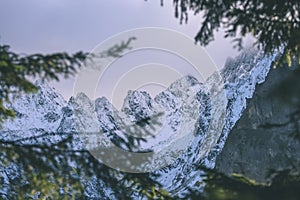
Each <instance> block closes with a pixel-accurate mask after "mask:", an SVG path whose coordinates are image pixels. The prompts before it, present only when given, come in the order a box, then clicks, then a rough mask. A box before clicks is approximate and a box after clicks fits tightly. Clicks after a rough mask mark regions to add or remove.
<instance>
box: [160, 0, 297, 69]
mask: <svg viewBox="0 0 300 200" xmlns="http://www.w3.org/2000/svg"><path fill="white" fill-rule="evenodd" d="M163 2H164V0H161V4H162V5H163ZM173 4H174V8H175V17H176V18H179V19H180V23H182V22H184V21H185V22H186V23H187V22H188V16H189V13H192V14H194V15H201V16H202V17H203V19H202V21H201V26H200V30H199V31H198V33H197V34H196V36H195V41H196V42H199V43H200V44H201V45H204V46H206V45H208V44H209V43H210V42H212V41H213V40H214V35H215V32H216V31H218V30H219V29H223V30H224V31H225V34H224V37H225V38H234V39H233V41H234V42H235V43H236V45H235V47H238V48H239V49H241V48H242V47H243V38H244V37H245V36H246V35H247V34H250V35H252V36H254V37H255V38H256V43H255V45H256V46H257V47H258V48H259V49H262V50H263V51H264V52H265V53H266V54H273V53H274V52H275V51H282V53H281V55H280V56H279V57H278V59H277V60H276V62H275V63H274V66H275V67H276V66H277V65H284V64H288V65H289V66H291V64H292V60H297V62H298V63H299V64H300V39H299V38H300V13H299V10H300V1H298V0H286V1H270V0H246V1H241V0H173Z"/></svg>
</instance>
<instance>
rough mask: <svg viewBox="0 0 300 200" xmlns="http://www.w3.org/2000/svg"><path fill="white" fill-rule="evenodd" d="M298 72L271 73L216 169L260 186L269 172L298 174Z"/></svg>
mask: <svg viewBox="0 0 300 200" xmlns="http://www.w3.org/2000/svg"><path fill="white" fill-rule="evenodd" d="M299 77H300V70H299V67H298V68H295V67H293V68H288V67H284V68H278V69H272V70H271V72H270V73H269V75H268V77H267V79H266V81H265V82H264V83H263V84H262V85H259V86H258V87H257V89H256V91H255V93H254V95H253V98H252V99H249V100H248V103H247V104H248V106H247V108H246V110H245V111H244V112H243V114H242V116H241V118H240V119H239V120H238V122H237V123H236V125H235V126H234V128H233V129H232V131H231V132H230V134H229V137H228V139H227V140H226V143H225V146H224V148H223V150H222V152H221V154H220V155H219V156H218V157H217V160H216V169H217V170H219V171H221V172H224V173H226V174H228V175H230V174H232V173H240V174H243V175H245V176H247V177H249V178H252V179H255V180H257V181H259V182H267V181H269V180H270V178H271V176H270V172H272V170H275V171H280V170H286V169H289V170H291V171H296V172H300V140H299V137H298V139H297V138H296V137H295V136H297V133H298V134H299V131H300V129H299V128H300V79H299Z"/></svg>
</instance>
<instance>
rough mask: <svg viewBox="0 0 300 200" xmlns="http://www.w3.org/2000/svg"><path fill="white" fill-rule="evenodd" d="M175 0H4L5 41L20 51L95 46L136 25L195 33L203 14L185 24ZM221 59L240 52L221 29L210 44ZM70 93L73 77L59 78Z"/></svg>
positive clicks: (0, 6)
mask: <svg viewBox="0 0 300 200" xmlns="http://www.w3.org/2000/svg"><path fill="white" fill-rule="evenodd" d="M171 2H172V0H165V6H164V7H161V6H160V0H148V1H147V2H145V1H144V0H26V1H20V0H0V26H1V29H0V43H2V44H3V43H4V44H9V45H10V46H11V48H12V49H13V50H14V51H16V52H20V53H51V52H60V51H67V52H76V51H79V50H83V51H91V50H92V49H93V48H94V47H95V46H96V45H97V44H99V43H100V42H102V41H104V40H105V39H107V38H108V37H110V36H112V35H115V34H117V33H120V32H122V31H126V30H129V29H133V28H142V27H163V28H169V29H173V30H176V31H179V32H181V33H184V34H186V35H188V36H190V37H192V38H193V37H194V36H195V34H196V33H197V31H198V28H199V27H200V22H201V18H200V17H199V16H195V17H194V16H192V15H191V16H190V17H189V23H188V24H187V25H186V24H183V25H180V24H179V20H178V19H175V18H174V9H173V7H172V4H171ZM205 49H206V50H207V52H208V53H209V55H210V56H211V58H212V59H213V61H214V62H215V63H216V65H217V66H218V67H219V68H220V67H223V65H224V63H225V61H226V58H227V57H229V56H231V57H233V56H235V55H236V54H237V51H236V50H234V49H233V48H232V44H231V41H230V40H225V39H224V38H223V37H222V35H221V34H217V35H216V38H215V41H214V42H212V43H211V44H210V45H209V46H208V47H206V48H205ZM53 85H54V86H55V87H56V88H57V90H59V92H61V93H62V94H63V95H64V96H65V97H66V98H68V97H69V96H70V94H71V88H72V87H71V86H72V80H69V81H64V82H62V83H59V84H57V83H55V84H53Z"/></svg>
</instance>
